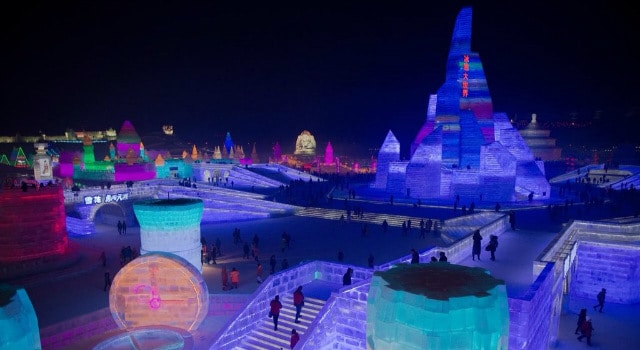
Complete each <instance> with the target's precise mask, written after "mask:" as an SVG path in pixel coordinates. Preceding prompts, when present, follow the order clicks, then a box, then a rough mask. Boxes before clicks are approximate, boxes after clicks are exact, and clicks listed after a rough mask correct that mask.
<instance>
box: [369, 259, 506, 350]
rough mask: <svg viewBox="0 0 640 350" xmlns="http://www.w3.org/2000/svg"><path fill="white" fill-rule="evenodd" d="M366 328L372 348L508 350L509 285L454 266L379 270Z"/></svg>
mask: <svg viewBox="0 0 640 350" xmlns="http://www.w3.org/2000/svg"><path fill="white" fill-rule="evenodd" d="M366 329H367V349H385V350H393V349H398V350H399V349H403V350H413V349H416V350H417V349H460V350H463V349H464V350H469V349H507V348H508V340H509V306H508V302H507V291H506V286H505V284H504V281H502V280H499V279H496V278H493V277H492V276H490V275H489V273H488V271H487V270H485V269H482V268H477V267H467V266H461V265H453V264H449V263H440V262H437V263H429V264H402V265H398V266H396V267H394V268H392V269H390V270H386V271H378V272H376V273H375V274H374V276H373V278H372V280H371V286H370V289H369V296H368V299H367V327H366Z"/></svg>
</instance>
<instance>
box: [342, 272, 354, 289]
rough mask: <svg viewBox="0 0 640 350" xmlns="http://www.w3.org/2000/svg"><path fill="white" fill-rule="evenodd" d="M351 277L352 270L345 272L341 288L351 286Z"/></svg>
mask: <svg viewBox="0 0 640 350" xmlns="http://www.w3.org/2000/svg"><path fill="white" fill-rule="evenodd" d="M351 275H353V269H352V268H348V269H347V272H345V273H344V275H342V285H343V286H350V285H351Z"/></svg>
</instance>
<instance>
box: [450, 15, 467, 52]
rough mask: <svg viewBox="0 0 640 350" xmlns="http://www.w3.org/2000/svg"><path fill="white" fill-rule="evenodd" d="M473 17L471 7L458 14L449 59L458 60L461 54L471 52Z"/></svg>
mask: <svg viewBox="0 0 640 350" xmlns="http://www.w3.org/2000/svg"><path fill="white" fill-rule="evenodd" d="M471 15H472V11H471V7H465V8H463V9H462V10H460V12H459V13H458V17H457V18H456V26H455V28H454V29H453V35H452V36H451V48H450V49H449V59H452V58H453V59H455V60H458V59H459V56H460V53H469V52H471Z"/></svg>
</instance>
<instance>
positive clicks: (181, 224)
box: [133, 198, 204, 272]
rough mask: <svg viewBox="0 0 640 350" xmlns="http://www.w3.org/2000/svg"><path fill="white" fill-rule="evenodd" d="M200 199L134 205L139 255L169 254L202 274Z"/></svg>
mask: <svg viewBox="0 0 640 350" xmlns="http://www.w3.org/2000/svg"><path fill="white" fill-rule="evenodd" d="M203 209H204V205H203V203H202V200H200V199H187V198H178V199H152V200H145V201H140V202H136V203H134V204H133V211H134V212H135V214H136V218H138V222H139V223H140V254H146V253H148V252H168V253H173V254H176V255H178V256H180V257H182V258H184V259H186V260H187V261H188V262H190V263H191V264H192V265H193V266H194V267H195V268H196V269H198V271H200V272H202V262H201V250H202V245H201V244H200V220H201V219H202V211H203Z"/></svg>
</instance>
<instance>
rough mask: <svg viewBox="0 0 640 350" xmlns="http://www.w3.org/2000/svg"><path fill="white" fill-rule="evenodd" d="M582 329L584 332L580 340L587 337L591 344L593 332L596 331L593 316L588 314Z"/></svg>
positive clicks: (588, 342)
mask: <svg viewBox="0 0 640 350" xmlns="http://www.w3.org/2000/svg"><path fill="white" fill-rule="evenodd" d="M580 331H582V334H581V335H580V336H579V337H578V341H582V338H585V337H586V338H587V345H589V346H591V333H592V332H593V331H594V329H593V324H592V323H591V317H589V316H587V318H586V319H585V320H584V322H582V327H580Z"/></svg>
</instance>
